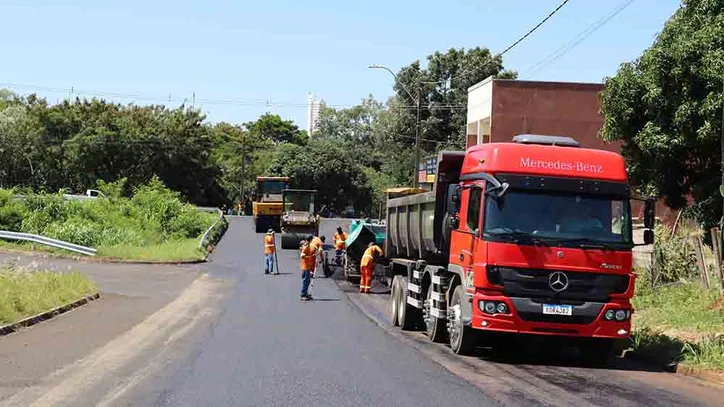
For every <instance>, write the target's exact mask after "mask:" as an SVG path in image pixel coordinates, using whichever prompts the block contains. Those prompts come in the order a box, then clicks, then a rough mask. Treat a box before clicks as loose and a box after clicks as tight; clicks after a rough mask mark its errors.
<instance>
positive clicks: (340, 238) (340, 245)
mask: <svg viewBox="0 0 724 407" xmlns="http://www.w3.org/2000/svg"><path fill="white" fill-rule="evenodd" d="M346 240H347V234H346V233H344V232H342V234H341V235H340V234H339V233H335V234H334V246H335V248H336V249H337V250H344V248H345V247H346V245H345V241H346Z"/></svg>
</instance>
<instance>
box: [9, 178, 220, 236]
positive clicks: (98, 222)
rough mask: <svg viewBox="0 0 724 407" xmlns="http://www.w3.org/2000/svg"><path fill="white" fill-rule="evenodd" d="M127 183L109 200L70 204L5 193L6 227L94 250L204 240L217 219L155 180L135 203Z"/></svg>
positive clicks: (113, 188)
mask: <svg viewBox="0 0 724 407" xmlns="http://www.w3.org/2000/svg"><path fill="white" fill-rule="evenodd" d="M124 185H125V184H124V183H123V182H120V181H119V182H117V183H106V184H103V185H102V186H103V188H104V189H105V190H106V191H108V192H109V195H110V197H109V198H98V199H93V200H78V201H67V200H65V199H63V197H62V194H60V193H59V194H31V195H28V196H27V198H26V199H25V200H17V201H16V200H12V195H13V193H14V191H9V190H0V228H2V229H6V230H11V231H17V232H26V233H33V234H38V235H43V236H47V237H51V238H55V239H60V240H65V241H68V242H71V243H75V244H79V245H83V246H90V247H101V246H114V247H116V246H124V245H129V246H150V245H158V244H163V243H165V242H168V241H176V240H183V239H192V238H194V239H195V238H198V237H200V235H201V234H203V233H204V232H205V231H206V229H207V228H208V227H209V226H211V224H212V223H213V222H214V221H215V220H216V217H215V215H213V214H208V213H202V212H199V211H198V210H196V208H195V207H194V206H192V205H189V204H188V203H186V202H184V201H182V199H181V198H180V196H179V194H178V193H176V192H174V191H171V190H169V189H168V188H166V187H165V186H164V185H163V183H162V182H161V181H160V180H159V179H158V178H154V179H152V180H151V181H149V182H148V183H147V184H145V185H143V186H141V187H139V188H138V189H137V190H136V191H135V194H134V195H133V197H132V198H125V197H123V196H121V195H122V190H123V188H124Z"/></svg>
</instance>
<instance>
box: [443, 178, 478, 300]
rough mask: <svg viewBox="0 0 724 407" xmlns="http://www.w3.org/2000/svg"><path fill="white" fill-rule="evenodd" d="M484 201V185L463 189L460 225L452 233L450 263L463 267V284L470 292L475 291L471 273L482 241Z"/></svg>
mask: <svg viewBox="0 0 724 407" xmlns="http://www.w3.org/2000/svg"><path fill="white" fill-rule="evenodd" d="M482 201H483V187H482V185H477V184H476V185H472V186H469V187H467V188H465V189H463V191H462V196H461V199H460V202H461V205H460V225H459V227H458V228H457V230H453V231H452V233H451V238H450V243H451V244H450V263H452V264H457V265H459V266H461V267H462V269H463V272H464V281H463V284H464V286H465V288H466V290H467V291H470V292H472V291H474V289H473V285H472V274H471V272H472V271H473V265H474V262H475V255H474V254H475V248H476V247H475V246H476V245H477V242H478V240H480V238H479V236H480V233H481V229H480V225H481V222H480V221H481V219H480V218H481V217H480V213H481V210H482Z"/></svg>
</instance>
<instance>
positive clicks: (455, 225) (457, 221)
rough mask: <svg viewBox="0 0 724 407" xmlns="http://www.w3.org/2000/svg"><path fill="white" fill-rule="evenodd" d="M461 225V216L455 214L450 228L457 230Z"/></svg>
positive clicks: (451, 219)
mask: <svg viewBox="0 0 724 407" xmlns="http://www.w3.org/2000/svg"><path fill="white" fill-rule="evenodd" d="M459 227H460V218H458V217H457V216H453V217H451V218H450V230H457V229H458V228H459Z"/></svg>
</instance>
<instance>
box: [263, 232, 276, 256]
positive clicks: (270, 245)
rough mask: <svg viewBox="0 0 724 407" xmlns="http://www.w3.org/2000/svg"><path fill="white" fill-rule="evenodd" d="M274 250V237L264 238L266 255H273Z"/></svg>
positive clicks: (267, 236)
mask: <svg viewBox="0 0 724 407" xmlns="http://www.w3.org/2000/svg"><path fill="white" fill-rule="evenodd" d="M274 249H275V246H274V235H266V236H264V254H273V253H274Z"/></svg>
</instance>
